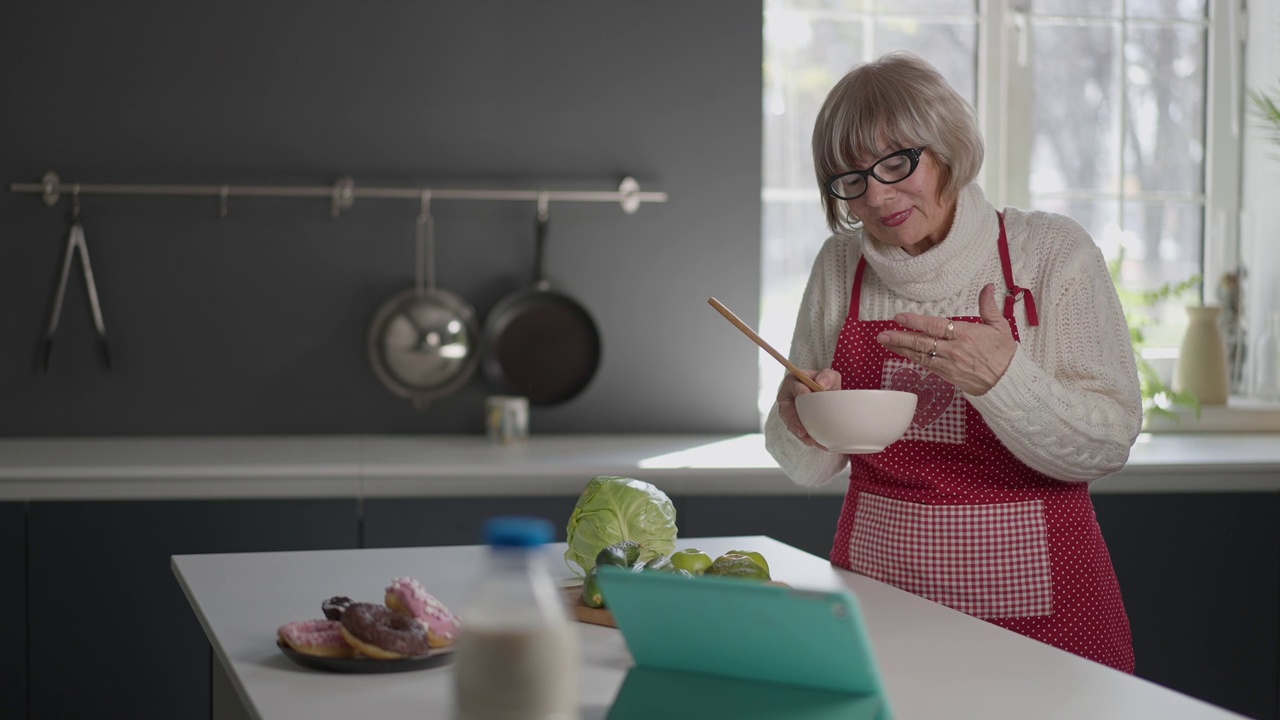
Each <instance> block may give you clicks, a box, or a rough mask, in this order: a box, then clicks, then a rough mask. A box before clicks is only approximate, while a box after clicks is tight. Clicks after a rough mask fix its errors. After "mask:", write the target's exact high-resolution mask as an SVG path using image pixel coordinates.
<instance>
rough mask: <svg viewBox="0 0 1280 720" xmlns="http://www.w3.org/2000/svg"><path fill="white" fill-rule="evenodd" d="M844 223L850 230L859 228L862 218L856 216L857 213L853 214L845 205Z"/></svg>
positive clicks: (860, 227)
mask: <svg viewBox="0 0 1280 720" xmlns="http://www.w3.org/2000/svg"><path fill="white" fill-rule="evenodd" d="M844 224H845V226H846V227H848V228H849V229H850V230H861V229H862V218H860V217H858V216H857V215H854V214H853V211H852V210H850V209H849V208H848V207H845V209H844Z"/></svg>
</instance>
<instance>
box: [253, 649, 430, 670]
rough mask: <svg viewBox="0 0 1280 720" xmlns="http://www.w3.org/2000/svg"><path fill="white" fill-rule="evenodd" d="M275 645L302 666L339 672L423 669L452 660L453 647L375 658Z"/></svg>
mask: <svg viewBox="0 0 1280 720" xmlns="http://www.w3.org/2000/svg"><path fill="white" fill-rule="evenodd" d="M276 646H277V647H279V648H280V652H282V653H284V655H285V657H287V658H289V659H290V660H292V661H294V662H295V663H297V664H299V665H301V666H302V667H304V668H311V669H312V670H326V671H328V672H340V673H393V672H408V671H410V670H425V669H427V668H433V667H436V666H437V665H444V664H445V663H448V662H451V661H452V660H453V648H441V649H439V650H432V651H431V652H430V653H427V654H426V655H415V656H413V657H407V658H405V659H403V660H377V659H374V658H368V657H357V658H333V657H319V656H316V655H306V654H304V653H300V652H298V651H297V650H294V649H293V648H291V647H289V646H288V645H282V644H281V643H280V642H278V641H277V642H276Z"/></svg>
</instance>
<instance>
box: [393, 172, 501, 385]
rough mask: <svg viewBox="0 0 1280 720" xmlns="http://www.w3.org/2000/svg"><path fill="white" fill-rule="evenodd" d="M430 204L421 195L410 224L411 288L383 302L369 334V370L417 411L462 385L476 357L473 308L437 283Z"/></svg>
mask: <svg viewBox="0 0 1280 720" xmlns="http://www.w3.org/2000/svg"><path fill="white" fill-rule="evenodd" d="M430 203H431V200H430V194H429V193H423V199H422V212H421V213H419V214H418V219H417V222H416V225H415V238H414V239H415V251H416V252H415V255H416V265H415V273H414V286H413V287H412V288H410V289H408V290H405V291H403V292H399V293H396V294H395V295H393V296H391V297H390V298H388V299H387V300H385V301H384V302H383V303H382V305H380V306H379V307H378V309H377V311H376V312H375V313H374V316H373V320H372V322H370V324H369V332H368V356H369V364H370V366H371V367H372V368H373V374H374V375H375V376H377V378H378V380H379V381H381V382H382V384H383V385H385V386H386V387H387V389H388V390H390V391H391V392H392V393H394V394H395V395H397V396H399V397H403V398H407V399H409V400H410V401H411V402H412V403H413V406H414V407H415V408H417V409H419V410H421V409H424V408H426V407H427V404H428V403H429V402H430V401H431V400H433V399H435V398H439V397H442V396H444V395H448V394H449V393H451V392H453V391H455V390H457V389H458V388H460V387H462V386H463V385H465V384H466V382H467V380H469V379H470V378H471V376H472V375H474V374H475V371H476V367H477V366H478V365H479V360H480V358H479V353H478V345H479V339H480V334H479V330H478V327H477V323H476V319H475V310H474V309H472V307H471V306H470V305H468V304H467V303H466V302H464V301H463V300H462V298H460V297H458V296H457V295H455V294H453V293H451V292H449V291H448V290H444V289H441V288H438V287H436V276H435V222H434V220H433V219H432V217H431V209H430ZM424 276H425V278H426V280H425V282H424V279H423V278H424Z"/></svg>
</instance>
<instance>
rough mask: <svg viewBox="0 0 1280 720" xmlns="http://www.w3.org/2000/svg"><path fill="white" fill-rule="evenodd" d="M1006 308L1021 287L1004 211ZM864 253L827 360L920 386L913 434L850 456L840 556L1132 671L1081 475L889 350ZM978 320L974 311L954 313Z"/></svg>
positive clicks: (856, 376)
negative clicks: (871, 303)
mask: <svg viewBox="0 0 1280 720" xmlns="http://www.w3.org/2000/svg"><path fill="white" fill-rule="evenodd" d="M1000 264H1001V266H1002V269H1003V272H1004V280H1005V285H1006V287H1007V288H1009V293H1008V294H1007V296H1006V302H1005V308H1004V316H1005V319H1007V320H1008V321H1009V324H1010V325H1011V326H1012V328H1013V336H1014V339H1015V340H1017V339H1018V329H1017V325H1016V323H1015V321H1014V315H1013V306H1014V301H1015V299H1023V300H1024V301H1025V302H1026V310H1027V318H1028V320H1029V321H1030V322H1031V323H1032V324H1036V323H1037V322H1038V319H1037V318H1036V313H1035V310H1034V304H1033V303H1034V300H1032V298H1031V294H1030V293H1029V292H1026V291H1025V290H1024V289H1023V288H1019V287H1018V286H1017V285H1015V284H1014V282H1013V269H1012V265H1011V263H1010V262H1009V254H1008V240H1007V237H1006V235H1005V230H1004V218H1003V217H1001V218H1000ZM866 266H867V262H866V259H865V258H864V259H862V260H861V261H860V262H859V263H858V269H857V272H856V274H855V276H854V281H853V293H852V299H851V300H850V303H849V316H848V318H846V320H845V324H844V327H843V328H842V329H841V331H840V339H839V342H838V344H837V346H836V352H835V357H834V358H833V360H832V363H831V366H832V367H833V368H834V369H835V370H837V371H839V372H840V377H841V387H843V388H845V389H850V388H873V389H892V390H906V391H908V392H913V393H915V394H916V396H917V403H916V413H915V417H914V418H913V419H912V421H911V425H910V427H909V428H908V429H907V431H906V433H905V434H904V435H903V436H902V438H901V439H899V440H898V441H897V442H895V443H893V444H892V445H890V446H889V447H887V448H885V449H884V450H883V451H882V452H879V453H874V454H867V455H850V456H849V462H850V466H851V469H850V473H849V490H848V492H847V494H846V495H845V501H844V508H843V510H842V511H841V514H840V522H839V525H838V527H837V530H836V535H835V541H834V544H833V547H832V550H831V562H832V563H833V564H835V565H837V566H839V567H843V568H847V569H849V570H853V571H855V572H859V573H862V574H864V575H868V576H870V577H873V578H875V579H877V580H881V581H883V582H886V583H889V584H890V585H894V586H895V587H899V588H901V589H903V590H907V591H908V592H912V593H915V594H917V595H920V596H923V597H925V598H928V599H930V600H933V601H935V602H938V603H941V604H943V605H946V606H948V607H951V608H954V609H956V610H959V611H961V612H964V613H968V614H970V615H973V616H975V617H978V618H981V619H983V620H986V621H988V622H990V623H992V624H995V625H999V626H1000V627H1003V628H1007V629H1009V630H1013V631H1014V632H1017V633H1021V634H1022V635H1026V636H1028V637H1031V638H1034V639H1036V640H1040V641H1042V642H1045V643H1048V644H1050V645H1053V646H1055V647H1058V648H1061V649H1063V650H1066V651H1068V652H1072V653H1075V654H1077V655H1081V656H1084V657H1086V658H1089V659H1092V660H1096V661H1097V662H1100V663H1103V664H1106V665H1110V666H1111V667H1114V668H1116V669H1119V670H1122V671H1124V672H1130V673H1131V672H1133V643H1132V640H1131V636H1130V633H1129V618H1128V615H1126V614H1125V610H1124V603H1123V601H1122V599H1121V596H1120V586H1119V583H1118V582H1117V581H1116V576H1115V571H1114V569H1113V568H1112V565H1111V556H1110V554H1109V553H1108V552H1107V546H1106V543H1105V542H1104V541H1103V538H1102V532H1101V530H1100V529H1099V527H1098V522H1097V519H1096V517H1095V516H1094V512H1093V503H1092V502H1091V501H1090V499H1089V488H1088V485H1087V484H1086V483H1069V482H1062V481H1059V480H1054V479H1052V478H1050V477H1048V476H1047V475H1044V474H1042V473H1039V472H1037V471H1035V470H1033V469H1031V468H1030V467H1028V466H1027V465H1025V464H1024V463H1022V462H1021V461H1020V460H1018V459H1017V458H1016V457H1014V455H1013V453H1011V452H1009V450H1008V449H1006V448H1005V447H1004V445H1003V444H1001V442H1000V440H999V439H998V438H996V436H995V434H994V433H993V432H992V431H991V429H990V428H989V427H988V426H987V424H986V422H984V421H983V419H982V415H981V414H980V413H979V412H978V411H977V410H976V409H974V407H973V406H972V405H971V404H970V403H969V401H968V400H967V399H966V398H965V397H964V394H963V393H961V392H960V391H959V390H957V389H956V387H955V386H954V385H952V384H951V383H949V382H947V381H946V380H944V379H943V378H942V376H940V375H936V374H934V373H932V372H930V371H929V368H928V367H925V366H922V365H920V364H917V363H915V362H912V361H910V360H907V359H905V358H902V357H900V356H898V355H896V354H894V353H891V352H889V351H888V350H886V349H885V348H884V347H883V346H881V345H880V343H878V342H876V336H877V335H879V334H880V333H881V332H883V331H885V330H900V329H901V326H900V325H898V324H897V323H896V322H893V321H892V320H859V319H858V314H859V305H860V302H861V298H860V295H861V291H862V277H863V273H864V271H865V270H866ZM952 319H953V320H955V321H957V322H960V321H964V322H974V323H980V322H982V319H981V318H980V317H976V316H970V317H954V318H952Z"/></svg>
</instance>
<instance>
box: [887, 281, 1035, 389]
mask: <svg viewBox="0 0 1280 720" xmlns="http://www.w3.org/2000/svg"><path fill="white" fill-rule="evenodd" d="M978 314H979V315H980V316H981V317H982V323H980V324H979V323H971V322H953V321H952V320H951V319H950V318H945V317H935V316H933V315H917V314H915V313H899V314H897V315H895V316H894V318H893V319H894V320H896V321H897V322H898V323H899V324H900V325H902V326H904V327H906V328H908V329H909V330H911V331H914V332H909V331H905V330H886V331H884V332H882V333H880V334H879V335H878V336H877V337H876V340H877V341H879V343H880V344H881V345H883V346H884V347H885V348H887V349H888V350H889V351H891V352H894V353H897V354H899V355H901V356H902V357H905V358H907V359H908V360H914V361H915V362H918V363H920V364H921V365H923V366H924V367H926V368H928V369H929V370H930V371H931V372H933V373H936V374H938V375H941V376H942V377H943V379H944V380H947V381H948V382H950V383H951V384H952V385H955V386H956V387H958V388H960V390H962V391H963V392H965V393H968V394H969V395H982V394H984V393H986V392H987V391H988V390H990V389H991V388H992V387H994V386H995V384H996V383H997V382H999V381H1000V378H1001V377H1002V376H1003V375H1004V371H1005V370H1007V369H1008V368H1009V363H1010V362H1012V361H1013V353H1014V351H1015V350H1016V349H1017V347H1018V343H1017V341H1015V340H1014V339H1013V330H1012V329H1011V328H1010V327H1009V321H1008V320H1005V319H1004V315H1002V314H1001V312H1000V305H999V304H998V303H997V302H996V289H995V286H994V285H992V284H990V283H988V284H987V285H986V286H985V287H983V288H982V291H981V292H979V293H978ZM948 329H949V330H948Z"/></svg>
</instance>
